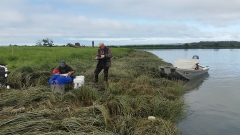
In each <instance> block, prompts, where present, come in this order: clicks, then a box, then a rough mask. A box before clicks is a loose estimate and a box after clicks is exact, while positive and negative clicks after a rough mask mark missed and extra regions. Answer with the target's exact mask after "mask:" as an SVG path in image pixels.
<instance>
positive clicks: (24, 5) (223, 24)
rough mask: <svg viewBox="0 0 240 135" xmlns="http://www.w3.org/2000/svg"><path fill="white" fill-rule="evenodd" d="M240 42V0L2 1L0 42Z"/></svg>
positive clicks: (89, 43)
mask: <svg viewBox="0 0 240 135" xmlns="http://www.w3.org/2000/svg"><path fill="white" fill-rule="evenodd" d="M45 38H50V39H52V40H53V42H54V44H55V45H57V44H58V45H64V44H67V43H73V44H74V43H76V42H79V43H80V44H81V45H91V44H92V41H95V44H97V43H98V42H104V43H105V44H106V45H129V44H166V43H189V42H199V41H240V0H0V45H10V44H12V45H14V44H16V45H36V41H38V40H42V39H45Z"/></svg>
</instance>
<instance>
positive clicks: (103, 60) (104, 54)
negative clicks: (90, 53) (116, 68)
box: [94, 42, 113, 83]
mask: <svg viewBox="0 0 240 135" xmlns="http://www.w3.org/2000/svg"><path fill="white" fill-rule="evenodd" d="M98 46H99V49H98V52H97V54H96V55H95V58H94V59H95V60H98V63H97V66H96V68H95V70H94V79H95V83H98V74H99V73H100V72H101V71H102V69H103V70H104V81H105V82H107V81H108V69H109V67H111V58H112V56H113V55H112V51H111V49H110V48H109V47H107V46H105V45H104V43H103V42H100V43H99V44H98Z"/></svg>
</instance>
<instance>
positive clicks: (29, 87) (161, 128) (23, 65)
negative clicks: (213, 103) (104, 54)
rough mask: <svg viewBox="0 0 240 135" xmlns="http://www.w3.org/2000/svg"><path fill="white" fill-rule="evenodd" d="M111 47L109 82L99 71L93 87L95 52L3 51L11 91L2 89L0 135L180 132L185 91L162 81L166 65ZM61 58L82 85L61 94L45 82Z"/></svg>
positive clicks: (56, 49) (65, 49)
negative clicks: (80, 78) (161, 68)
mask: <svg viewBox="0 0 240 135" xmlns="http://www.w3.org/2000/svg"><path fill="white" fill-rule="evenodd" d="M111 49H112V51H113V54H114V57H113V58H112V67H111V68H110V69H109V81H108V83H105V82H104V81H103V73H100V75H99V84H98V85H95V84H94V83H93V79H94V78H93V77H94V76H93V72H94V69H95V66H96V63H97V61H95V60H94V59H93V58H94V55H95V53H96V52H97V48H70V47H13V48H12V47H4V48H3V49H2V48H1V50H0V52H1V53H0V63H7V64H8V68H9V70H10V71H11V74H10V75H9V78H8V82H9V84H10V85H11V88H12V89H10V90H7V89H4V88H0V116H1V117H0V134H98V135H101V134H102V135H108V134H109V135H113V134H120V135H133V134H151V135H178V134H180V132H179V131H178V130H177V127H176V124H175V123H176V122H177V120H179V119H180V118H181V117H182V116H184V113H183V110H184V108H183V106H184V103H183V100H182V98H181V96H182V94H183V92H184V91H183V87H182V82H181V81H170V80H166V79H165V78H161V77H160V74H159V72H158V67H159V66H160V65H166V64H167V63H166V62H163V61H162V60H161V59H159V58H158V57H157V56H155V55H153V54H151V53H148V52H144V51H137V50H133V49H131V48H111ZM12 50H14V53H13V54H12ZM62 59H64V60H66V62H67V64H69V65H71V66H72V67H73V68H74V69H75V70H76V74H77V75H84V76H85V83H84V85H83V86H82V87H80V88H77V89H69V90H67V92H66V93H65V94H63V95H60V94H55V93H53V92H52V91H51V89H50V87H49V86H48V79H49V78H50V77H51V71H52V69H54V68H56V67H57V66H58V65H59V61H60V60H62ZM148 116H155V117H156V120H154V121H152V120H148V119H147V117H148Z"/></svg>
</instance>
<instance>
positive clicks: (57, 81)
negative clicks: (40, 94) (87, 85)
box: [48, 69, 72, 94]
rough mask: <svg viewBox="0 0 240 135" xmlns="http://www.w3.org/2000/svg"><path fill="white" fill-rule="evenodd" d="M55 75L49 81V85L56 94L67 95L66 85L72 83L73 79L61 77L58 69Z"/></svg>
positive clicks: (54, 72)
mask: <svg viewBox="0 0 240 135" xmlns="http://www.w3.org/2000/svg"><path fill="white" fill-rule="evenodd" d="M52 73H53V75H52V77H51V78H50V79H49V82H48V83H49V85H50V86H51V89H52V91H53V92H55V93H60V94H64V93H65V84H68V83H71V82H72V78H71V77H70V76H61V75H60V73H59V71H58V70H57V69H54V70H53V72H52Z"/></svg>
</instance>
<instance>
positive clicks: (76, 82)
mask: <svg viewBox="0 0 240 135" xmlns="http://www.w3.org/2000/svg"><path fill="white" fill-rule="evenodd" d="M73 82H74V89H76V88H78V87H81V86H82V85H83V84H84V76H76V78H74V79H73Z"/></svg>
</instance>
